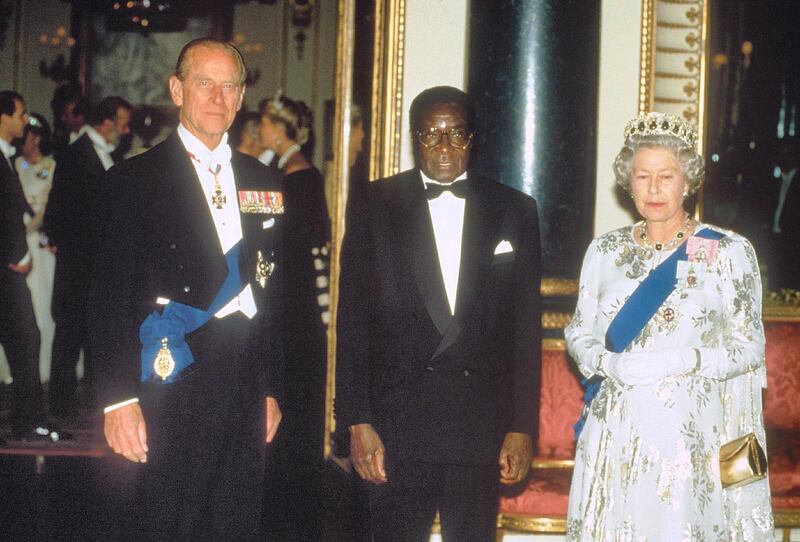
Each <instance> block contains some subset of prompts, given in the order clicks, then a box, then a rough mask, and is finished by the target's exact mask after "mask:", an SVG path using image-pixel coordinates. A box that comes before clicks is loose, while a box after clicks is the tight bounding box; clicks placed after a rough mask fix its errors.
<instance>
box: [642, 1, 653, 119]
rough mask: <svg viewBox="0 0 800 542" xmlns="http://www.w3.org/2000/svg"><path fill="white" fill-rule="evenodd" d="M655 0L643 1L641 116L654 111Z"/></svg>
mask: <svg viewBox="0 0 800 542" xmlns="http://www.w3.org/2000/svg"><path fill="white" fill-rule="evenodd" d="M655 22H656V18H655V0H642V33H641V47H640V49H639V55H640V59H639V114H642V113H646V112H648V111H652V110H653V78H654V76H655V69H654V64H653V63H654V61H655V58H654V57H655V43H656V41H655V32H656V28H655Z"/></svg>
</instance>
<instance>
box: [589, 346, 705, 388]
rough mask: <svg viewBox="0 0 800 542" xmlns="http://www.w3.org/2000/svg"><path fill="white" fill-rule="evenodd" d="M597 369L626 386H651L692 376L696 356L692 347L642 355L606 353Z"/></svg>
mask: <svg viewBox="0 0 800 542" xmlns="http://www.w3.org/2000/svg"><path fill="white" fill-rule="evenodd" d="M604 357H605V360H604V361H603V362H602V367H601V370H602V371H603V372H605V374H606V375H608V376H609V377H610V378H613V379H614V380H617V381H618V382H621V383H622V384H626V385H628V386H651V385H653V384H657V383H658V382H660V381H661V380H664V379H665V378H667V377H670V376H678V375H683V374H687V373H694V372H696V371H697V370H698V369H699V368H700V354H699V351H698V350H696V349H694V348H665V349H663V350H654V351H643V352H623V353H621V354H616V353H613V352H608V353H607V354H606V356H604Z"/></svg>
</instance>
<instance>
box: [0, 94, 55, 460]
mask: <svg viewBox="0 0 800 542" xmlns="http://www.w3.org/2000/svg"><path fill="white" fill-rule="evenodd" d="M27 123H28V112H27V111H26V109H25V101H24V100H23V98H22V96H20V95H19V94H17V93H16V92H14V91H11V90H3V91H0V153H2V156H0V226H2V227H0V345H2V346H3V349H5V352H6V357H7V358H8V364H9V367H10V369H11V376H12V378H13V379H14V381H13V383H12V384H11V436H12V438H21V439H25V440H58V438H59V436H58V433H57V432H55V431H51V429H50V428H48V427H47V426H46V425H45V424H44V406H43V404H42V389H41V383H40V381H39V328H38V327H37V325H36V318H35V316H34V313H33V304H32V303H31V292H30V290H29V289H28V284H27V283H26V282H25V275H27V274H28V271H30V270H31V267H32V265H33V262H32V261H31V254H30V252H28V245H27V242H26V240H25V223H24V222H23V216H24V215H25V214H26V213H27V214H28V215H29V216H31V217H33V215H34V212H33V209H31V207H30V205H28V202H27V201H26V200H25V195H24V193H23V191H22V185H21V184H20V182H19V178H18V177H17V174H16V172H15V171H14V167H13V166H12V163H13V162H12V161H11V160H12V156H13V155H14V147H12V146H11V141H12V140H13V139H15V138H18V137H22V134H23V133H24V129H25V125H26V124H27ZM0 444H4V441H3V438H2V436H0Z"/></svg>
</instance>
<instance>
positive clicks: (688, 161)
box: [614, 134, 706, 196]
mask: <svg viewBox="0 0 800 542" xmlns="http://www.w3.org/2000/svg"><path fill="white" fill-rule="evenodd" d="M652 148H664V149H668V150H670V151H672V152H673V154H675V157H676V158H677V159H678V163H679V164H680V166H681V170H682V172H683V176H684V178H685V179H686V192H687V194H688V195H689V196H691V195H692V194H694V193H695V192H697V191H698V190H700V187H701V186H703V180H704V179H705V172H706V162H705V160H704V159H703V157H702V156H700V155H699V154H697V152H695V150H694V147H690V146H689V145H687V144H686V142H684V141H683V140H682V139H680V138H678V137H675V136H671V135H666V134H651V135H632V136H630V137H629V138H628V139H627V140H626V141H625V144H624V145H623V146H622V149H620V151H619V153H618V154H617V157H616V158H615V159H614V176H615V177H616V179H617V184H618V185H620V186H621V187H622V188H624V189H625V191H626V192H627V193H628V194H630V193H631V177H632V174H633V160H634V158H635V157H636V152H637V151H638V150H639V149H652Z"/></svg>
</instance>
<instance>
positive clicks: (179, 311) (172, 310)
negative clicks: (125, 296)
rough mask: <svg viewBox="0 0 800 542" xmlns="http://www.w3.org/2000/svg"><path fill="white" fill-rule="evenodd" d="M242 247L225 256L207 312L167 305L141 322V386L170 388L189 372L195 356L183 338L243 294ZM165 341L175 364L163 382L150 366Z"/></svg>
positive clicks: (238, 246)
mask: <svg viewBox="0 0 800 542" xmlns="http://www.w3.org/2000/svg"><path fill="white" fill-rule="evenodd" d="M243 245H244V242H243V240H240V241H239V242H238V243H236V244H235V245H234V246H233V247H232V248H231V249H230V250H229V251H228V252H227V253H225V262H226V263H227V265H228V275H227V276H226V277H225V281H224V282H223V283H222V286H221V287H220V289H219V292H217V295H216V296H215V297H214V300H213V301H212V302H211V305H209V307H208V309H206V310H201V309H198V308H195V307H191V306H189V305H184V304H183V303H176V302H174V301H170V302H169V303H167V304H166V305H165V306H164V308H163V310H162V311H161V313H159V312H158V311H157V310H154V311H153V312H152V313H150V315H149V316H148V317H147V318H145V320H144V322H142V325H141V326H140V328H139V341H140V342H141V343H142V352H141V356H140V357H141V366H142V371H141V377H140V380H141V381H142V382H158V383H166V384H170V383H172V382H176V381H178V380H180V379H181V378H183V377H184V376H186V375H187V374H189V373H190V372H191V370H192V369H193V367H192V366H193V364H194V356H193V355H192V351H191V350H190V349H189V345H188V344H187V343H186V335H188V334H189V333H191V332H193V331H196V330H197V329H199V328H201V327H202V326H203V325H205V324H206V322H208V321H209V320H210V319H211V318H213V316H214V315H215V314H216V313H217V312H219V310H220V309H221V308H222V307H224V306H225V305H227V304H228V303H230V302H231V300H232V299H234V298H235V297H236V296H237V295H239V293H240V292H241V291H242V288H243V287H244V283H243V282H242V277H241V274H240V272H239V258H240V255H241V252H242V250H243V248H242V247H243ZM164 338H166V339H167V341H168V342H167V345H168V348H169V350H170V353H171V354H172V358H173V359H174V361H175V368H174V369H173V371H172V372H171V373H170V374H169V375H168V376H167V377H166V378H165V379H162V378H161V377H160V376H158V375H157V374H156V373H155V370H154V368H153V362H154V360H155V359H156V356H157V355H158V352H159V350H160V349H161V346H162V339H164Z"/></svg>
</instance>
